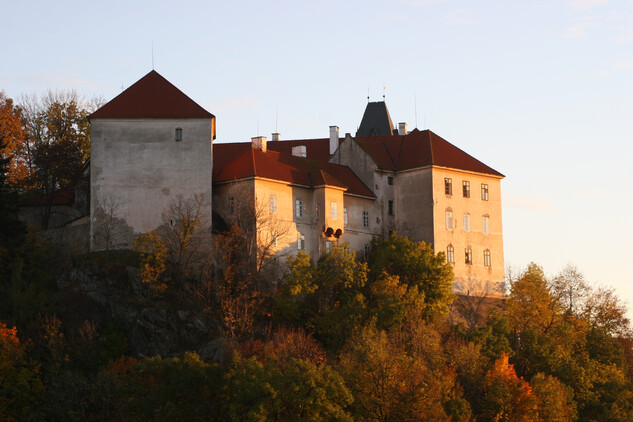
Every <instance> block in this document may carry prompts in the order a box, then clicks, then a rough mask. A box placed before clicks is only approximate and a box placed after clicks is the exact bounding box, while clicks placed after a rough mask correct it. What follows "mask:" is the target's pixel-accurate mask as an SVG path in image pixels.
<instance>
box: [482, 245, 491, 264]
mask: <svg viewBox="0 0 633 422" xmlns="http://www.w3.org/2000/svg"><path fill="white" fill-rule="evenodd" d="M491 261H492V258H491V256H490V249H486V250H484V266H486V267H490V266H491Z"/></svg>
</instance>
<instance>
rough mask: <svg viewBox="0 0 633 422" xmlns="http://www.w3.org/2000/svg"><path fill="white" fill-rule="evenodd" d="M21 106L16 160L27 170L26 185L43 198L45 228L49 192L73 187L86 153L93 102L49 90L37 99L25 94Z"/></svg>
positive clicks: (88, 150) (94, 105)
mask: <svg viewBox="0 0 633 422" xmlns="http://www.w3.org/2000/svg"><path fill="white" fill-rule="evenodd" d="M21 107H22V110H23V115H22V116H23V121H24V125H25V128H26V131H27V136H26V142H25V143H24V145H23V146H22V148H21V150H20V152H19V161H20V163H24V165H25V166H26V168H27V171H28V173H29V175H28V176H29V179H30V182H31V183H29V187H35V188H36V189H37V190H38V191H40V192H42V193H43V194H44V195H45V197H46V198H47V201H46V204H45V210H44V212H43V215H42V226H43V227H44V228H47V227H48V222H49V219H50V213H51V206H52V201H53V197H52V194H53V192H55V191H56V190H58V189H63V188H67V187H72V186H74V185H75V184H76V183H77V181H78V180H79V178H80V177H81V175H82V169H83V165H84V163H85V162H86V160H87V159H88V157H89V155H90V124H89V122H88V115H89V113H90V111H91V110H92V109H94V108H96V104H94V103H93V104H92V105H91V104H90V103H86V102H85V101H83V100H82V99H81V98H80V97H79V96H78V95H77V93H75V92H74V91H70V92H52V91H49V92H48V93H47V94H46V95H44V96H43V97H41V98H38V97H36V96H31V97H25V98H24V99H23V101H22V104H21Z"/></svg>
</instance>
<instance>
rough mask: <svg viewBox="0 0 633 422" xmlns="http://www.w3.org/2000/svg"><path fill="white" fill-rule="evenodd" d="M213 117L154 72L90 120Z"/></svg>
mask: <svg viewBox="0 0 633 422" xmlns="http://www.w3.org/2000/svg"><path fill="white" fill-rule="evenodd" d="M213 117H215V116H214V115H213V114H211V113H209V112H208V111H206V110H205V109H204V108H202V107H200V106H199V105H198V104H197V103H196V102H195V101H193V100H192V99H191V98H189V97H188V96H186V95H185V94H184V93H183V92H182V91H181V90H179V89H178V88H176V87H175V86H174V85H173V84H172V83H171V82H169V81H168V80H167V79H165V78H164V77H162V76H161V75H160V74H159V73H158V72H156V71H155V70H152V71H151V72H149V73H148V74H147V75H145V76H143V77H142V78H141V79H139V80H138V81H137V82H136V83H135V84H133V85H132V86H130V87H129V88H128V89H126V90H125V91H123V92H122V93H120V94H119V95H118V96H116V97H114V98H113V99H112V100H111V101H110V102H108V103H107V104H106V105H104V106H103V107H101V108H99V109H98V110H97V111H95V112H94V113H92V114H91V115H90V118H91V119H114V118H124V119H130V118H153V119H191V118H213Z"/></svg>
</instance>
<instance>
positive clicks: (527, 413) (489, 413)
mask: <svg viewBox="0 0 633 422" xmlns="http://www.w3.org/2000/svg"><path fill="white" fill-rule="evenodd" d="M484 389H485V391H486V399H485V402H486V404H485V407H486V409H485V411H484V414H485V416H486V417H487V418H489V419H490V420H495V421H525V422H528V421H533V420H536V418H537V416H538V407H537V405H538V399H537V397H536V396H535V395H534V393H533V392H532V388H531V387H530V384H528V383H527V382H526V381H525V380H524V379H523V377H518V376H517V374H516V372H515V370H514V365H511V364H510V363H509V362H508V355H507V354H506V353H505V352H504V353H503V354H502V355H501V357H500V358H499V359H497V361H496V362H495V364H494V367H493V368H492V369H491V370H490V371H489V372H488V374H486V380H485V384H484Z"/></svg>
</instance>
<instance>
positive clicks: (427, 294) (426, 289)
mask: <svg viewBox="0 0 633 422" xmlns="http://www.w3.org/2000/svg"><path fill="white" fill-rule="evenodd" d="M368 263H369V269H370V273H369V274H370V277H371V280H376V279H378V278H379V277H380V275H381V274H382V273H383V272H386V273H387V274H390V275H395V276H398V277H399V278H400V281H401V282H402V283H404V284H405V285H406V286H407V288H409V289H410V288H412V287H417V289H418V291H419V292H420V293H422V294H423V295H424V301H425V303H426V313H427V316H429V317H430V316H431V315H435V316H439V315H444V314H447V313H448V308H449V305H450V304H451V303H452V301H453V293H452V287H453V284H452V283H453V268H452V266H451V265H450V264H448V263H447V262H446V259H445V256H444V253H443V252H440V253H438V254H435V252H434V251H433V249H432V248H431V246H430V245H428V244H426V243H424V242H414V241H412V240H411V239H409V238H408V237H401V236H398V235H396V234H395V233H392V234H391V236H390V237H389V239H386V240H381V239H374V240H373V241H372V244H371V254H370V256H369V260H368Z"/></svg>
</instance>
